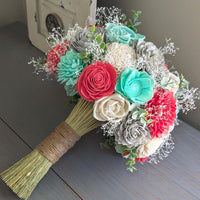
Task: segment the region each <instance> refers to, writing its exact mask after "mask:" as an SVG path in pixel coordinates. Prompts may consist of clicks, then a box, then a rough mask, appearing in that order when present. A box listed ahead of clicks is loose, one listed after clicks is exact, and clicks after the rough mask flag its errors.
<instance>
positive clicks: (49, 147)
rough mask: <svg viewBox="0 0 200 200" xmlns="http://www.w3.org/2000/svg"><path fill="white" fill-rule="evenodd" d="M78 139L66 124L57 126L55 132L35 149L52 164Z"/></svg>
mask: <svg viewBox="0 0 200 200" xmlns="http://www.w3.org/2000/svg"><path fill="white" fill-rule="evenodd" d="M79 139H80V136H79V135H78V134H76V132H75V131H74V130H73V129H72V128H71V127H70V126H69V125H68V124H67V123H66V122H62V123H61V124H59V125H58V126H57V127H56V128H55V131H54V132H52V133H51V134H50V135H49V136H48V137H47V138H46V139H44V140H43V141H42V142H41V143H40V144H39V145H38V146H37V147H36V149H37V150H38V151H39V153H40V154H42V155H43V156H45V157H46V158H47V159H48V160H49V161H50V162H52V163H53V164H54V163H55V162H57V161H58V160H59V159H60V158H61V157H62V156H63V154H65V153H66V152H67V151H68V150H69V149H70V148H72V147H73V146H74V144H75V143H76V142H77V141H78V140H79Z"/></svg>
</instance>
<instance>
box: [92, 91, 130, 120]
mask: <svg viewBox="0 0 200 200" xmlns="http://www.w3.org/2000/svg"><path fill="white" fill-rule="evenodd" d="M129 109H130V103H129V101H127V100H126V99H124V97H122V96H121V95H120V94H117V93H115V94H112V95H110V96H106V97H104V98H101V99H99V100H97V101H95V104H94V111H93V116H94V118H95V119H97V120H99V121H111V122H113V121H114V122H115V121H120V120H121V119H122V118H123V117H125V116H126V115H127V114H128V112H129Z"/></svg>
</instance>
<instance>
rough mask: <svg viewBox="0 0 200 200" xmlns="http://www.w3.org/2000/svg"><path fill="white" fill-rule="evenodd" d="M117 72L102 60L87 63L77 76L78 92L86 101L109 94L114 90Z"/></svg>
mask: <svg viewBox="0 0 200 200" xmlns="http://www.w3.org/2000/svg"><path fill="white" fill-rule="evenodd" d="M116 79H117V73H116V71H115V68H114V67H113V66H112V65H110V64H108V63H102V62H95V63H94V64H91V65H88V66H87V67H86V68H85V69H84V70H83V72H82V73H81V75H80V76H79V78H78V82H77V85H76V88H77V91H78V93H79V94H80V95H81V96H82V97H83V98H84V99H85V100H87V101H94V100H98V99H101V98H102V97H105V96H108V95H111V94H112V93H113V92H114V90H115V84H116Z"/></svg>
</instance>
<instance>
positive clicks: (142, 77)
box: [115, 68, 154, 104]
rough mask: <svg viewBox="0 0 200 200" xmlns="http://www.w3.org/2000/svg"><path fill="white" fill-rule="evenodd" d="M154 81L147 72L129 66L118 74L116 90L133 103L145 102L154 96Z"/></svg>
mask: <svg viewBox="0 0 200 200" xmlns="http://www.w3.org/2000/svg"><path fill="white" fill-rule="evenodd" d="M153 87H154V81H153V79H152V78H151V76H149V75H148V74H147V73H146V72H144V71H142V72H140V71H138V70H137V69H134V68H127V69H125V70H124V71H122V73H121V74H120V75H119V76H118V78H117V83H116V86H115V91H116V92H118V93H119V94H121V95H122V96H124V97H125V98H127V99H128V100H129V101H130V102H132V103H139V104H145V103H146V102H147V101H149V100H150V99H152V97H153Z"/></svg>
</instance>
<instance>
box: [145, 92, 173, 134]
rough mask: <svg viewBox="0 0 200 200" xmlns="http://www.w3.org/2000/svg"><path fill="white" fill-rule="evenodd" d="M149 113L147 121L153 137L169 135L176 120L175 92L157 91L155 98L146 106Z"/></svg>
mask: <svg viewBox="0 0 200 200" xmlns="http://www.w3.org/2000/svg"><path fill="white" fill-rule="evenodd" d="M145 108H146V110H147V111H148V115H147V120H150V119H151V120H152V122H151V123H150V124H149V125H148V126H149V129H150V133H151V136H152V137H162V136H163V134H167V133H168V131H169V130H170V127H171V126H173V124H174V121H175V119H176V99H175V98H174V96H173V92H171V91H165V90H163V89H160V90H157V91H156V92H155V93H154V96H153V98H152V99H151V100H150V101H148V102H147V103H146V104H145Z"/></svg>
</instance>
